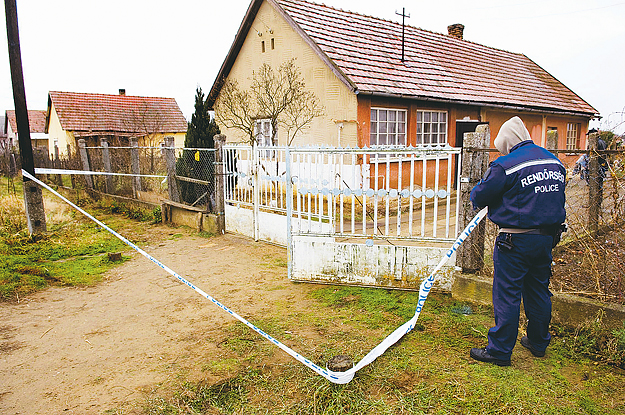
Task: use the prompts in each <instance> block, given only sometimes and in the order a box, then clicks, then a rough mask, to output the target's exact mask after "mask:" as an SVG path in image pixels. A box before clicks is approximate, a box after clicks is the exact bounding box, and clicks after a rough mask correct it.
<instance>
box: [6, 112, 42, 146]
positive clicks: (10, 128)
mask: <svg viewBox="0 0 625 415" xmlns="http://www.w3.org/2000/svg"><path fill="white" fill-rule="evenodd" d="M4 118H5V120H4V131H5V132H6V141H7V145H8V148H13V147H19V144H18V141H17V140H18V138H19V135H18V131H17V119H16V117H15V111H13V110H7V111H6V115H5V117H4ZM28 127H29V130H30V142H31V143H32V146H33V148H45V149H46V151H47V150H48V149H49V142H48V134H46V132H45V127H46V111H41V110H29V111H28Z"/></svg>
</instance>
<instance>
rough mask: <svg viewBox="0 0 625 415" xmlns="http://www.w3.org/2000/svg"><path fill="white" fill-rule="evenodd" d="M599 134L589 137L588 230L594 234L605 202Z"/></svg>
mask: <svg viewBox="0 0 625 415" xmlns="http://www.w3.org/2000/svg"><path fill="white" fill-rule="evenodd" d="M598 143H599V133H592V134H590V135H589V136H588V230H589V231H590V233H591V234H594V233H596V232H597V230H598V229H599V214H600V212H601V203H602V202H603V177H602V175H601V172H600V165H599V154H598V153H597V148H598Z"/></svg>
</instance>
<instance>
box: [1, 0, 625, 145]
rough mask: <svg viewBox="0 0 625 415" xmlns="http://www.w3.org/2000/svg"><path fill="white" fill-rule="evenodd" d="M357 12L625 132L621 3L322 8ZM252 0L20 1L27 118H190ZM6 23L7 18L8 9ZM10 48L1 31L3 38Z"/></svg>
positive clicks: (7, 99)
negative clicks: (524, 76) (534, 74)
mask: <svg viewBox="0 0 625 415" xmlns="http://www.w3.org/2000/svg"><path fill="white" fill-rule="evenodd" d="M317 2H323V3H325V4H327V5H329V6H333V7H337V8H341V9H344V10H350V11H353V12H358V13H361V14H366V15H371V16H375V17H380V18H384V19H388V20H394V21H401V17H400V16H398V15H396V12H397V11H399V12H401V9H402V7H405V8H406V13H409V14H410V18H409V19H407V20H406V22H407V24H410V25H411V26H416V27H420V28H422V29H427V30H431V31H434V32H439V33H447V26H448V25H450V24H452V23H462V24H464V25H465V30H464V38H465V39H467V40H470V41H473V42H477V43H481V44H483V45H487V46H492V47H496V48H500V49H504V50H508V51H511V52H515V53H523V54H525V55H527V56H528V57H529V58H530V59H532V60H533V61H534V62H536V63H537V64H538V65H540V66H541V67H543V68H544V69H545V70H547V71H548V72H549V73H551V74H552V75H553V76H554V77H556V78H557V79H558V80H560V81H561V82H562V83H564V84H565V85H566V86H567V87H569V88H570V89H572V90H573V91H574V92H575V93H577V94H578V95H579V96H581V97H582V98H583V99H585V100H586V101H587V102H588V103H589V104H590V105H592V106H593V107H595V108H596V109H597V110H598V111H599V112H600V113H601V115H602V116H603V117H604V118H603V120H602V122H601V128H606V129H607V128H614V127H615V126H617V125H618V124H619V123H620V126H618V127H616V128H617V130H616V131H617V132H619V133H622V132H624V131H625V122H624V121H625V114H624V112H625V69H624V68H625V50H624V49H625V1H622V0H534V1H532V0H474V1H472V2H467V1H465V0H438V1H432V2H416V1H406V0H404V1H403V2H402V1H398V0H386V1H382V2H381V1H373V0H324V1H321V0H317ZM249 3H250V0H226V1H222V0H193V1H192V0H177V1H175V2H172V1H171V0H168V1H161V0H123V1H122V0H107V1H102V2H92V1H85V0H55V1H50V0H17V11H18V21H19V28H20V40H21V49H22V61H23V67H24V82H25V85H26V99H27V103H28V107H29V109H41V110H44V109H46V107H47V94H48V91H51V90H53V91H54V90H56V91H71V92H91V93H105V94H116V93H118V90H119V89H120V88H125V89H126V92H127V94H128V95H143V96H163V97H173V98H175V99H176V101H177V102H178V105H179V106H180V108H181V110H182V112H183V113H184V115H185V117H187V119H190V118H191V114H192V112H193V103H194V96H195V89H196V87H197V86H201V87H202V89H203V90H204V91H205V93H207V92H208V91H209V90H210V88H211V86H212V84H213V81H214V80H215V77H216V76H217V71H218V70H219V67H220V66H221V64H222V62H223V60H224V58H225V56H226V53H228V50H229V48H230V46H231V44H232V41H233V39H234V36H235V34H236V32H237V30H238V28H239V25H240V24H241V21H242V19H243V16H244V15H245V12H246V10H247V7H248V6H249ZM3 15H4V9H3ZM3 39H4V40H3V43H4V50H5V51H7V50H8V49H7V46H6V33H5V35H4V36H3ZM12 94H13V93H12V89H11V77H10V69H9V60H8V53H7V52H5V53H3V54H0V110H2V113H4V110H6V109H12V108H13V95H12Z"/></svg>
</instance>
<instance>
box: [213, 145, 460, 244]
mask: <svg viewBox="0 0 625 415" xmlns="http://www.w3.org/2000/svg"><path fill="white" fill-rule="evenodd" d="M288 151H289V154H290V156H289V160H290V162H289V163H288V164H287V160H286V157H287V156H286V152H287V148H286V147H270V148H263V147H252V146H246V145H227V146H224V160H225V172H226V181H225V183H226V184H225V187H226V189H225V193H226V203H228V204H230V205H233V206H238V207H248V208H250V209H252V210H257V211H259V212H260V211H265V212H273V213H278V214H283V215H284V214H287V204H288V203H287V202H288V199H289V198H291V201H292V202H293V203H292V206H293V210H292V212H291V215H293V226H294V231H295V232H300V233H314V234H315V235H332V236H335V237H345V238H382V239H387V240H388V239H394V240H399V239H414V238H419V239H430V240H441V241H448V240H451V239H453V238H454V237H455V234H456V233H457V228H458V220H457V218H458V215H457V209H458V206H457V204H456V195H457V191H458V185H459V180H458V177H455V176H454V173H455V172H456V168H455V167H454V166H455V165H456V163H458V162H459V161H460V160H459V158H460V149H454V148H451V147H447V148H422V149H414V148H412V149H398V148H375V149H371V148H364V149H331V148H312V147H311V148H293V149H288ZM287 177H289V178H290V180H291V182H292V183H293V188H294V192H293V194H291V195H289V194H288V193H287V191H286V190H287V189H286V180H287Z"/></svg>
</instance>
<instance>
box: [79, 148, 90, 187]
mask: <svg viewBox="0 0 625 415" xmlns="http://www.w3.org/2000/svg"><path fill="white" fill-rule="evenodd" d="M78 151H79V152H80V160H81V161H82V169H83V170H84V171H91V168H90V167H89V157H88V156H87V149H86V148H85V140H84V139H83V138H81V139H79V140H78ZM85 181H86V182H87V187H88V188H90V189H93V180H92V179H91V175H90V174H85Z"/></svg>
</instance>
